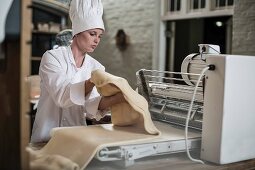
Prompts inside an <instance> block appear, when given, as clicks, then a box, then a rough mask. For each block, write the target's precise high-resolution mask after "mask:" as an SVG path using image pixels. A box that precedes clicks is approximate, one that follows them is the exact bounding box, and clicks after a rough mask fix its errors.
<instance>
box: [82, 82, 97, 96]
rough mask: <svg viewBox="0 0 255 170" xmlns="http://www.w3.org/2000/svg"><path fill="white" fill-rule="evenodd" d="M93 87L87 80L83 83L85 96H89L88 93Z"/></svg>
mask: <svg viewBox="0 0 255 170" xmlns="http://www.w3.org/2000/svg"><path fill="white" fill-rule="evenodd" d="M94 86H95V84H94V83H92V82H91V81H90V79H88V80H86V81H85V83H84V87H85V96H87V94H89V93H90V92H91V91H92V89H93V87H94Z"/></svg>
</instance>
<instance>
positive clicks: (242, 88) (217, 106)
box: [201, 54, 255, 164]
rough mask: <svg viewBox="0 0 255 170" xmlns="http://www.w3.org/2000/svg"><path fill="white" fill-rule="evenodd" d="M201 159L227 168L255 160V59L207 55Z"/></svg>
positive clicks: (250, 57)
mask: <svg viewBox="0 0 255 170" xmlns="http://www.w3.org/2000/svg"><path fill="white" fill-rule="evenodd" d="M205 55H206V56H205V58H206V63H207V64H208V65H209V64H213V65H215V70H212V71H210V70H209V71H207V72H206V74H205V75H206V78H205V89H204V90H205V91H204V108H203V109H204V110H203V125H202V141H201V159H203V160H206V161H210V162H214V163H218V164H227V163H232V162H238V161H242V160H248V159H252V158H255V57H254V56H241V55H219V54H205Z"/></svg>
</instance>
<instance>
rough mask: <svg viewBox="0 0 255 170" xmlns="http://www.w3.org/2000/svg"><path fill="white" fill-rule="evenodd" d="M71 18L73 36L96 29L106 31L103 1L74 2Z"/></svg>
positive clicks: (72, 3) (82, 0)
mask: <svg viewBox="0 0 255 170" xmlns="http://www.w3.org/2000/svg"><path fill="white" fill-rule="evenodd" d="M69 16H70V19H71V21H72V30H73V36H74V35H76V34H78V33H80V32H83V31H86V30H89V29H94V28H100V29H102V30H105V28H104V22H103V18H102V16H103V5H102V2H101V0H72V1H71V4H70V10H69Z"/></svg>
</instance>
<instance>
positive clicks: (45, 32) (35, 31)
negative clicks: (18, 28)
mask: <svg viewBox="0 0 255 170" xmlns="http://www.w3.org/2000/svg"><path fill="white" fill-rule="evenodd" d="M32 33H34V34H49V35H56V34H57V32H49V31H38V30H33V31H32Z"/></svg>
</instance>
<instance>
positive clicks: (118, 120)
mask: <svg viewBox="0 0 255 170" xmlns="http://www.w3.org/2000/svg"><path fill="white" fill-rule="evenodd" d="M91 81H92V82H93V83H94V84H95V85H96V87H97V90H98V92H99V93H100V94H101V95H102V96H111V95H113V94H116V93H118V92H122V93H123V95H124V97H125V99H126V101H127V102H125V103H120V104H116V105H114V106H112V107H111V108H110V109H111V113H112V123H113V124H114V125H117V126H126V125H136V126H142V128H144V129H145V131H146V132H148V133H149V134H159V131H158V129H157V128H156V127H155V126H154V124H153V122H152V120H151V116H150V113H149V108H148V102H147V101H146V99H145V98H144V97H143V96H141V95H140V94H138V93H137V92H136V91H134V90H133V89H132V88H131V87H130V85H129V84H128V82H127V80H126V79H124V78H122V77H117V76H114V75H112V74H109V73H107V72H105V71H103V70H95V71H93V72H92V73H91Z"/></svg>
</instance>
